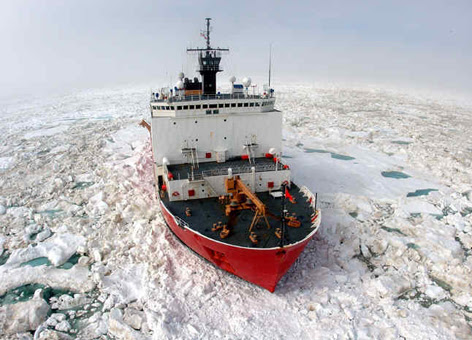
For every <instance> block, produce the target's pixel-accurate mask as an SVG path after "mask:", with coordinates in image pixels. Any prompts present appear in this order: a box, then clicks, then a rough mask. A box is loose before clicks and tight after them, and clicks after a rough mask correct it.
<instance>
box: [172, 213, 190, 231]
mask: <svg viewBox="0 0 472 340" xmlns="http://www.w3.org/2000/svg"><path fill="white" fill-rule="evenodd" d="M174 218H175V220H176V222H177V224H178V225H179V227H181V228H189V227H190V224H188V223H187V222H185V221H184V220H183V219H181V218H180V217H179V216H176V215H174Z"/></svg>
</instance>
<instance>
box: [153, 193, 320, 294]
mask: <svg viewBox="0 0 472 340" xmlns="http://www.w3.org/2000/svg"><path fill="white" fill-rule="evenodd" d="M160 206H161V210H162V214H163V215H164V219H165V221H166V222H167V225H168V226H169V228H170V229H171V230H172V232H173V233H174V234H175V235H176V236H177V237H178V238H179V239H180V240H181V241H182V242H183V243H185V244H186V245H187V246H188V247H189V248H191V249H192V250H193V251H195V252H196V253H198V254H199V255H201V256H203V257H204V258H205V259H207V260H208V261H210V262H211V263H213V264H215V265H216V266H218V267H219V268H221V269H223V270H225V271H227V272H229V273H231V274H234V275H236V276H239V277H240V278H242V279H244V280H246V281H249V282H251V283H254V284H256V285H258V286H261V287H263V288H265V289H267V290H269V291H270V292H273V291H274V290H275V287H276V286H277V283H278V282H279V280H280V279H281V278H282V276H283V275H284V274H285V273H286V272H287V271H288V270H289V268H290V267H291V266H292V264H293V263H294V262H295V260H296V259H297V258H298V256H299V255H300V253H301V252H302V251H303V249H304V248H305V246H306V245H307V244H308V242H309V241H310V240H311V239H312V238H313V236H314V235H315V233H316V231H317V229H318V228H315V229H314V230H313V232H311V233H310V234H309V235H307V237H305V238H304V239H303V240H301V241H300V242H297V243H294V244H291V245H287V246H284V247H283V248H279V247H277V248H247V247H240V246H234V245H230V244H226V243H223V242H219V241H216V240H213V239H211V238H208V237H206V236H204V235H202V234H200V233H198V232H196V231H194V230H192V229H190V228H187V227H182V226H180V225H179V224H178V223H177V220H176V219H175V217H174V216H173V215H172V213H171V212H170V211H169V210H168V209H167V208H166V206H165V205H164V203H163V202H162V201H160Z"/></svg>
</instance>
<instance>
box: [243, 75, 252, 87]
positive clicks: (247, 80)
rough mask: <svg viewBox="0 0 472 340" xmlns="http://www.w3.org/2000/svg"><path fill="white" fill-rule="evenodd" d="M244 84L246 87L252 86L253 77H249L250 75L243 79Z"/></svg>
mask: <svg viewBox="0 0 472 340" xmlns="http://www.w3.org/2000/svg"><path fill="white" fill-rule="evenodd" d="M243 86H244V87H249V86H251V78H249V77H246V78H244V79H243Z"/></svg>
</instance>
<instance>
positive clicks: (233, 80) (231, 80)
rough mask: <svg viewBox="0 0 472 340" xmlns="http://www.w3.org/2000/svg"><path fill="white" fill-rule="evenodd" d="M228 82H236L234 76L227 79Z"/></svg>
mask: <svg viewBox="0 0 472 340" xmlns="http://www.w3.org/2000/svg"><path fill="white" fill-rule="evenodd" d="M229 81H230V83H233V84H234V82H235V81H236V77H235V76H231V78H229Z"/></svg>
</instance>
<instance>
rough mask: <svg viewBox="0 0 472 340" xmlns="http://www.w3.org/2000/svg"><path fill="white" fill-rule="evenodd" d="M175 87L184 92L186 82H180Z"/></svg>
mask: <svg viewBox="0 0 472 340" xmlns="http://www.w3.org/2000/svg"><path fill="white" fill-rule="evenodd" d="M175 87H177V88H178V89H179V90H182V89H183V88H184V82H183V81H182V80H179V81H178V82H177V84H175Z"/></svg>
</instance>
